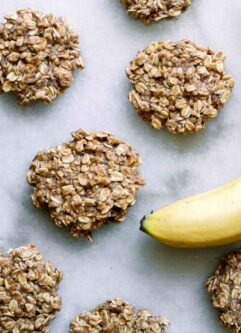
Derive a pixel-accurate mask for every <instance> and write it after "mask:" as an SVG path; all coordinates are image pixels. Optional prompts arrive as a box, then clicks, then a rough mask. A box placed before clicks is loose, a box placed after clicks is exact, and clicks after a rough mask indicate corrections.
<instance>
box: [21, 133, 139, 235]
mask: <svg viewBox="0 0 241 333" xmlns="http://www.w3.org/2000/svg"><path fill="white" fill-rule="evenodd" d="M72 136H73V141H71V142H65V143H63V144H62V145H60V146H57V147H53V148H51V149H49V150H48V151H41V152H39V153H38V154H37V156H36V157H35V158H34V160H33V162H32V164H31V166H30V170H29V172H28V175H27V180H28V182H29V184H31V185H32V186H33V187H34V194H33V195H32V199H33V202H34V204H35V205H36V206H37V207H47V208H48V210H49V213H50V216H51V218H52V219H53V220H54V222H55V223H56V225H57V226H59V227H67V228H68V229H69V230H70V232H71V234H72V235H73V236H74V237H81V236H87V237H89V238H91V232H92V231H93V230H95V229H97V228H99V227H101V226H102V225H103V224H106V223H110V222H113V223H120V222H122V221H123V220H124V218H125V215H126V213H127V210H128V208H129V207H130V206H132V205H134V203H135V196H136V193H137V191H138V189H139V187H140V186H141V185H144V179H143V177H141V175H140V174H139V172H138V170H137V167H138V166H139V165H140V164H141V159H140V157H139V155H138V153H137V152H136V151H135V150H134V149H133V148H132V147H131V146H130V145H129V144H128V143H126V142H124V141H122V140H120V139H118V138H117V137H115V136H114V135H112V134H110V133H107V132H87V131H84V130H78V131H76V132H74V133H72Z"/></svg>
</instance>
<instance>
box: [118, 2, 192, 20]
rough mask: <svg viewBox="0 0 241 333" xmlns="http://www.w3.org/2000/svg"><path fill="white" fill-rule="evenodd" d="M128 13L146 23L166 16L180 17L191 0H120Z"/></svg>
mask: <svg viewBox="0 0 241 333" xmlns="http://www.w3.org/2000/svg"><path fill="white" fill-rule="evenodd" d="M120 1H121V3H122V4H123V5H124V7H125V8H126V10H127V13H128V14H129V15H130V16H132V17H134V18H136V19H141V20H143V21H144V22H145V23H146V24H149V23H151V22H154V21H159V20H161V19H165V18H174V17H178V16H179V15H180V14H181V13H182V12H183V11H184V10H186V9H187V7H188V6H189V5H190V4H191V0H120Z"/></svg>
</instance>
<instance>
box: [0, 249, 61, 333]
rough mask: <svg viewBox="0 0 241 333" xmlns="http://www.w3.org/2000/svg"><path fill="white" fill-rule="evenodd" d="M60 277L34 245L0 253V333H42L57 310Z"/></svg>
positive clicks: (59, 302) (59, 301) (58, 305)
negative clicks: (6, 254) (7, 254)
mask: <svg viewBox="0 0 241 333" xmlns="http://www.w3.org/2000/svg"><path fill="white" fill-rule="evenodd" d="M61 280H62V273H61V271H59V270H58V269H57V268H54V267H53V265H52V264H51V262H45V261H44V259H43V257H42V255H41V254H40V253H39V252H38V250H37V249H36V247H35V245H33V244H29V245H26V246H23V247H20V248H17V249H11V250H10V251H9V256H8V257H4V255H3V254H1V253H0V332H3V333H20V332H29V333H31V332H33V333H40V332H41V333H42V332H46V331H47V330H48V326H49V323H50V321H51V320H52V319H54V318H55V313H56V312H57V311H60V310H61V307H62V302H61V298H60V297H59V296H58V295H57V290H58V287H59V283H60V281H61Z"/></svg>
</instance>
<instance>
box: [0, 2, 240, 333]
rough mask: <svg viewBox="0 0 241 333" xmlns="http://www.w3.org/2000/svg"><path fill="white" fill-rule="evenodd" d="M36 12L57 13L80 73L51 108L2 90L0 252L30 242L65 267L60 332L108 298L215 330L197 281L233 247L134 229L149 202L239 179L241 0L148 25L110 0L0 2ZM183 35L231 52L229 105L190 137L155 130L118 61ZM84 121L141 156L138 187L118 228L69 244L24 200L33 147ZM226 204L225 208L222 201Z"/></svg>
mask: <svg viewBox="0 0 241 333" xmlns="http://www.w3.org/2000/svg"><path fill="white" fill-rule="evenodd" d="M30 6H31V7H35V8H37V9H40V10H43V11H50V12H53V13H54V14H55V15H56V16H65V17H66V18H68V20H69V21H70V22H71V23H72V25H73V26H74V28H75V29H76V30H77V31H78V32H79V36H80V48H81V52H82V55H83V58H84V61H85V63H86V69H85V70H84V71H81V72H78V73H76V75H75V81H74V84H73V86H72V87H71V88H70V89H69V90H68V91H67V92H66V93H65V95H64V96H63V97H59V98H58V99H57V100H56V101H55V102H54V103H53V104H52V105H50V106H44V105H40V104H37V105H32V106H30V107H28V108H26V109H24V110H23V109H21V108H19V107H18V105H17V103H16V99H15V97H14V96H12V95H2V96H0V147H1V149H0V184H1V186H0V199H1V202H0V251H2V252H4V253H6V252H7V250H8V249H9V248H11V247H17V246H21V245H23V244H26V243H28V242H34V243H36V244H37V246H38V248H39V250H40V251H41V252H42V253H43V254H44V256H45V258H46V259H50V260H52V261H53V263H54V264H55V265H56V266H57V267H59V268H60V269H61V270H62V271H63V273H64V280H63V282H62V284H61V287H60V294H61V296H62V298H63V309H62V311H61V312H60V313H59V314H58V315H57V318H56V319H55V320H54V321H53V323H52V325H51V329H50V333H53V332H58V333H59V332H61V333H62V332H63V333H64V332H68V331H69V328H68V325H69V322H70V320H71V319H72V317H73V316H74V315H76V314H78V313H79V312H81V311H83V310H88V309H91V308H93V307H94V306H95V305H97V304H99V303H102V302H103V301H105V300H106V299H108V298H110V297H114V296H119V297H122V298H123V299H125V300H127V301H129V302H130V303H132V304H134V305H135V306H136V307H137V308H148V309H150V310H151V311H153V312H154V313H156V314H162V315H165V316H167V317H168V318H169V319H170V320H171V326H170V328H169V330H168V332H170V333H184V332H185V333H200V332H205V333H209V332H210V333H211V332H212V333H214V332H215V333H219V332H220V333H221V332H224V331H223V329H222V327H221V325H220V324H219V323H218V320H217V314H216V312H215V311H214V310H212V309H211V306H210V305H209V301H208V296H207V293H206V291H205V288H204V283H205V281H206V279H207V277H208V276H209V275H210V274H211V273H212V271H213V270H214V269H216V265H217V263H218V260H219V256H220V255H221V254H224V253H226V252H227V251H229V250H231V249H234V248H236V247H238V244H233V245H230V246H226V247H220V248H213V249H204V250H180V249H173V248H169V247H166V246H164V245H161V244H160V243H158V242H157V241H155V240H153V239H151V238H150V237H148V236H147V235H145V234H143V233H141V232H140V231H139V230H138V229H139V221H140V219H141V218H142V216H143V215H144V214H146V213H148V212H150V211H151V210H153V209H157V208H159V207H161V206H162V205H164V204H166V203H168V202H171V201H173V200H176V199H178V198H182V197H184V196H187V195H191V194H194V193H198V192H201V191H204V190H208V189H211V188H213V187H215V186H218V185H221V184H223V183H225V182H226V181H229V180H231V179H233V178H235V177H238V176H240V174H241V153H240V152H241V110H240V108H241V107H240V102H241V94H240V90H241V56H240V55H241V37H240V31H241V2H240V0H231V1H227V0H209V1H206V0H193V4H192V6H191V7H190V8H189V9H188V10H187V11H186V12H185V13H184V14H183V15H182V16H181V17H180V18H179V19H178V20H174V21H163V22H160V23H157V24H154V25H151V26H145V25H144V24H143V23H142V22H138V21H135V20H133V19H131V18H129V17H128V16H127V15H126V14H125V11H124V10H123V8H122V6H121V5H120V4H119V1H118V0H79V1H78V0H68V1H66V0H58V1H56V0H48V1H44V0H34V1H33V0H25V1H24V0H2V1H1V6H0V7H1V8H0V14H1V17H3V16H4V15H5V14H7V13H8V12H11V11H14V10H16V9H18V8H24V7H30ZM184 37H186V38H189V39H191V40H193V41H195V42H197V43H199V44H201V45H204V46H210V47H212V48H213V49H221V50H223V51H225V53H226V54H227V61H226V70H227V72H228V73H230V74H232V75H233V76H234V78H235V82H236V86H235V89H234V91H233V94H232V97H231V100H230V101H229V102H228V103H227V105H226V106H225V108H224V109H223V110H222V111H221V112H220V113H219V116H218V118H217V119H216V120H214V121H212V122H209V124H208V126H207V129H206V130H205V131H203V132H200V133H198V134H194V135H192V136H188V137H180V136H173V135H172V134H169V133H168V132H167V131H166V130H162V131H160V132H158V131H156V130H154V129H152V128H151V127H150V126H149V125H147V124H145V123H144V122H143V121H142V120H141V119H139V118H138V116H137V115H136V113H135V112H134V111H133V109H132V106H131V105H130V104H129V102H128V98H127V94H128V91H129V82H128V80H127V78H126V76H125V71H124V70H125V67H126V66H127V65H128V63H129V61H130V60H131V59H132V58H133V57H134V56H135V54H136V53H137V51H138V50H142V49H143V48H145V46H146V45H147V44H148V43H149V42H150V41H153V40H157V39H173V40H178V39H181V38H184ZM80 127H83V128H86V129H90V130H102V129H104V130H109V131H111V132H113V133H114V134H116V135H117V136H119V137H121V138H122V139H125V140H127V141H128V142H130V143H131V144H132V145H133V146H134V147H135V148H136V149H137V150H138V151H139V152H140V154H141V157H142V160H143V166H142V172H143V174H144V176H145V178H146V183H147V184H146V186H145V187H144V188H143V189H142V190H141V191H140V192H139V194H138V197H137V203H136V205H135V206H134V207H133V208H132V209H131V210H130V211H129V214H128V217H127V218H126V220H125V222H124V223H123V224H121V225H118V226H117V225H110V226H107V227H104V228H102V229H101V230H99V231H98V232H96V233H95V234H94V240H95V241H94V243H93V244H90V243H89V242H88V241H87V240H86V239H79V240H75V239H72V238H71V237H70V236H69V234H68V232H66V231H63V230H60V229H58V228H57V227H55V225H54V224H53V223H52V222H51V221H50V220H49V217H48V214H47V213H46V212H42V211H41V210H38V209H36V208H35V207H34V206H33V205H32V202H31V199H30V193H31V188H30V187H29V186H28V185H27V183H26V181H25V174H26V172H27V170H28V166H29V164H30V163H31V160H32V158H33V157H34V155H35V153H36V152H37V151H39V150H41V149H46V148H49V147H51V146H52V145H55V144H59V143H62V142H64V141H66V140H68V139H69V138H70V132H71V131H73V130H76V129H78V128H80ZM220 209H222V207H220Z"/></svg>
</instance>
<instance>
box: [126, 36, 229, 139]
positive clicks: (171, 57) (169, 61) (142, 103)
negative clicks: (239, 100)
mask: <svg viewBox="0 0 241 333" xmlns="http://www.w3.org/2000/svg"><path fill="white" fill-rule="evenodd" d="M224 61H225V55H224V54H223V53H222V52H221V51H217V52H214V51H212V50H211V49H210V48H204V47H201V46H198V45H197V44H195V43H192V42H191V41H189V40H186V39H184V40H181V41H178V42H173V41H162V40H161V41H158V42H153V43H150V44H149V45H148V46H147V48H146V49H145V50H144V51H142V52H139V53H138V54H137V56H136V57H135V58H134V59H133V60H132V61H131V64H130V67H129V68H127V69H126V73H127V76H128V78H129V80H130V82H131V84H132V90H131V91H130V93H129V99H130V102H131V103H132V105H133V106H134V108H135V110H136V111H137V112H138V114H139V115H140V116H141V117H142V118H143V119H144V120H145V121H147V122H149V123H151V125H152V126H153V127H154V128H156V129H160V128H162V127H164V126H165V127H167V129H168V130H169V131H170V132H172V133H174V134H176V133H192V132H198V131H200V130H202V129H203V128H204V127H205V124H206V122H207V121H208V120H209V119H213V118H215V117H216V116H217V114H218V110H219V109H221V108H222V107H223V106H224V104H225V103H226V102H227V100H228V99H229V97H230V94H231V91H232V89H233V87H234V80H233V78H232V77H231V76H230V75H227V74H226V73H225V71H224Z"/></svg>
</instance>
